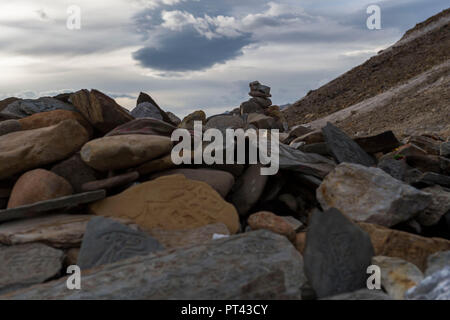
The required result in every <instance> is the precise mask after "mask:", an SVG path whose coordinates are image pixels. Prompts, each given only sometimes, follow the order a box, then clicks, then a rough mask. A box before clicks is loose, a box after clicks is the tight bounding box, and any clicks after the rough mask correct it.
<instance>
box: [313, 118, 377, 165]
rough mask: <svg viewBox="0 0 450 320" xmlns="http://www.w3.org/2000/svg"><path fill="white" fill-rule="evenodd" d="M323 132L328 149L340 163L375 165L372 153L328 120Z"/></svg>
mask: <svg viewBox="0 0 450 320" xmlns="http://www.w3.org/2000/svg"><path fill="white" fill-rule="evenodd" d="M322 133H323V136H324V139H325V142H326V143H327V145H328V149H329V150H330V152H331V153H332V155H333V156H334V158H335V159H336V160H337V161H338V162H339V163H341V162H350V163H357V164H361V165H363V166H367V167H370V166H373V165H375V160H374V159H373V158H372V157H371V156H370V155H368V154H367V153H366V152H365V151H364V150H363V149H362V148H361V147H360V146H359V145H358V144H357V143H356V142H355V141H353V140H352V139H350V138H349V137H348V136H347V135H346V134H345V133H344V132H343V131H341V130H340V129H338V128H337V127H335V126H334V125H332V124H331V123H329V122H328V123H327V125H326V126H325V127H323V128H322Z"/></svg>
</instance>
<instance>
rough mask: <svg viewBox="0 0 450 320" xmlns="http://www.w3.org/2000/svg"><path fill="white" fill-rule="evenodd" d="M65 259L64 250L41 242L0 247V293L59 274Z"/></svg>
mask: <svg viewBox="0 0 450 320" xmlns="http://www.w3.org/2000/svg"><path fill="white" fill-rule="evenodd" d="M63 260H64V252H63V251H61V250H57V249H53V248H51V247H48V246H46V245H44V244H41V243H31V244H23V245H17V246H12V247H0V261H1V263H0V294H4V293H7V292H12V291H15V290H18V289H21V288H25V287H29V286H32V285H34V284H38V283H42V282H44V281H46V280H48V279H51V278H53V277H55V276H57V275H59V274H60V272H61V268H62V262H63ZM66 288H67V287H66Z"/></svg>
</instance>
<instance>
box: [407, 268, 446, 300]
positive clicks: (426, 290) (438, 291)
mask: <svg viewBox="0 0 450 320" xmlns="http://www.w3.org/2000/svg"><path fill="white" fill-rule="evenodd" d="M405 299H407V300H450V266H446V267H445V268H444V269H441V270H439V271H436V272H435V273H433V274H431V275H429V276H428V277H426V278H425V279H423V280H422V282H420V283H419V284H418V285H417V286H415V287H414V288H411V289H409V290H408V291H407V292H406V294H405Z"/></svg>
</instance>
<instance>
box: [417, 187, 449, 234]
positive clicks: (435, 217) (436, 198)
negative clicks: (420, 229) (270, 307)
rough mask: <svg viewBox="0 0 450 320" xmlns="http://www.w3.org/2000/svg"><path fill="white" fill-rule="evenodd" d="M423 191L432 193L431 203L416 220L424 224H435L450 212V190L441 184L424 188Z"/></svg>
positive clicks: (427, 225)
mask: <svg viewBox="0 0 450 320" xmlns="http://www.w3.org/2000/svg"><path fill="white" fill-rule="evenodd" d="M422 191H424V192H427V193H429V194H431V199H432V201H431V203H430V205H429V206H428V207H426V208H425V209H424V210H423V211H421V212H420V213H419V214H418V215H417V216H416V217H415V219H416V221H417V222H419V223H420V224H421V225H422V226H426V227H429V226H433V225H435V224H437V223H438V222H439V220H441V218H442V217H443V216H444V215H445V214H446V213H447V212H450V192H448V191H445V190H444V189H443V188H442V187H440V186H433V187H428V188H424V189H422Z"/></svg>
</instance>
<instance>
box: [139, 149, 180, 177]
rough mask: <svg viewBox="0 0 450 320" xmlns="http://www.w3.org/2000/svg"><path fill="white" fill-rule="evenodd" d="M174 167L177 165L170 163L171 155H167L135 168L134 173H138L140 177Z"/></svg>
mask: <svg viewBox="0 0 450 320" xmlns="http://www.w3.org/2000/svg"><path fill="white" fill-rule="evenodd" d="M176 166H177V165H176V164H174V163H173V162H172V156H171V154H168V155H165V156H163V157H161V158H158V159H154V160H150V161H148V162H145V163H143V164H141V165H140V166H139V167H137V168H136V171H137V172H139V174H140V175H145V174H151V173H154V172H159V171H164V170H167V169H171V168H175V167H176Z"/></svg>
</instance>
